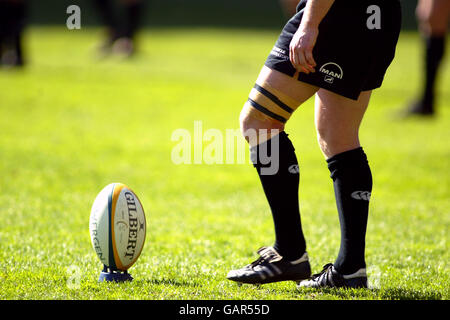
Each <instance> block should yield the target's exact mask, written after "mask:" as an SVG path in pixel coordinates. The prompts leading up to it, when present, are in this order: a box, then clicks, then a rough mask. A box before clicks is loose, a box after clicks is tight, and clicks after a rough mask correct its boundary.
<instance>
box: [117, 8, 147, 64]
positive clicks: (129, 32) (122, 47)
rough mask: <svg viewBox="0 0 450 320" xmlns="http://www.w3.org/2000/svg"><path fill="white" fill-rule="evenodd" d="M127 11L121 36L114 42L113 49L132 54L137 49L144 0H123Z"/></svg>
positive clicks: (124, 53)
mask: <svg viewBox="0 0 450 320" xmlns="http://www.w3.org/2000/svg"><path fill="white" fill-rule="evenodd" d="M121 2H122V7H123V9H124V13H125V23H124V26H123V30H122V32H121V37H120V39H118V40H117V41H116V43H115V44H114V48H113V50H114V51H115V52H116V53H120V54H123V55H125V56H131V55H132V54H133V53H134V52H135V50H136V38H135V36H136V33H137V31H138V29H139V26H140V22H141V17H142V14H143V10H144V1H143V0H121Z"/></svg>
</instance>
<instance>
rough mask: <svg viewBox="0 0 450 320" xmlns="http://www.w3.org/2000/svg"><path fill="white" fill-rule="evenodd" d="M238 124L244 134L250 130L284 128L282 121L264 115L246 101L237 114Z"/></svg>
mask: <svg viewBox="0 0 450 320" xmlns="http://www.w3.org/2000/svg"><path fill="white" fill-rule="evenodd" d="M239 126H240V129H241V132H242V134H243V135H244V136H245V134H246V132H248V131H251V130H255V131H259V130H275V129H278V130H280V131H281V130H284V124H283V123H281V122H279V121H277V120H275V119H272V118H270V117H268V116H266V115H264V114H263V113H261V112H260V111H258V110H256V109H254V108H253V107H252V106H250V105H249V104H247V103H246V104H245V105H244V107H243V108H242V111H241V113H240V115H239Z"/></svg>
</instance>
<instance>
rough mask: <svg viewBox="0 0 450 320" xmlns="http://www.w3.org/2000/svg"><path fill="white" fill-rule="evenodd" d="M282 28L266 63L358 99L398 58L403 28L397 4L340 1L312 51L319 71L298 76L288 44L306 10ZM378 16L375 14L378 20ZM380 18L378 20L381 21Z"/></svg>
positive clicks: (299, 10)
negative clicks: (396, 50) (290, 57)
mask: <svg viewBox="0 0 450 320" xmlns="http://www.w3.org/2000/svg"><path fill="white" fill-rule="evenodd" d="M306 2H307V1H305V0H302V1H301V2H300V3H299V5H298V7H297V13H296V14H295V15H294V16H293V17H292V18H291V19H290V20H289V21H288V22H287V24H286V26H285V27H284V28H283V31H282V32H281V34H280V36H279V38H278V40H277V42H276V44H275V46H274V48H273V49H272V51H271V53H270V55H269V57H268V58H267V60H266V63H265V65H266V66H267V67H269V68H271V69H275V70H277V71H280V72H282V73H284V74H287V75H289V76H291V77H292V76H294V75H296V74H298V80H299V81H302V82H306V83H308V84H311V85H314V86H318V87H320V88H323V89H326V90H329V91H332V92H334V93H337V94H339V95H342V96H344V97H347V98H350V99H353V100H357V99H358V97H359V95H360V93H361V91H367V90H373V89H376V88H379V87H380V86H381V84H382V83H383V79H384V75H385V73H386V70H387V68H388V67H389V65H390V64H391V62H392V60H393V59H394V56H395V49H396V46H397V41H398V37H399V34H400V28H401V16H402V14H401V6H400V2H399V1H398V0H336V1H335V3H334V4H333V6H332V7H331V8H330V10H329V12H328V13H327V15H326V16H325V17H324V19H323V20H322V22H321V23H320V25H319V36H318V38H317V42H316V45H315V47H314V49H313V56H314V59H315V61H316V63H317V67H316V72H315V73H310V74H305V73H303V72H301V73H296V71H297V70H296V69H295V68H294V67H293V66H292V64H291V62H290V60H289V44H290V42H291V40H292V37H293V35H294V33H295V32H296V31H297V29H298V27H299V25H300V22H301V20H302V17H303V13H304V9H305V6H306ZM374 14H375V16H374ZM377 19H378V20H377Z"/></svg>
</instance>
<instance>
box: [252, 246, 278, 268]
mask: <svg viewBox="0 0 450 320" xmlns="http://www.w3.org/2000/svg"><path fill="white" fill-rule="evenodd" d="M261 249H262V248H261ZM261 249H260V250H261ZM258 251H259V250H258ZM273 256H275V254H274V253H273V252H272V251H269V250H267V251H265V252H264V253H263V254H260V257H259V258H258V259H256V260H255V261H253V262H252V263H251V264H250V267H251V268H253V267H256V266H257V265H259V264H262V263H264V262H265V261H267V260H270V259H271V258H272V257H273Z"/></svg>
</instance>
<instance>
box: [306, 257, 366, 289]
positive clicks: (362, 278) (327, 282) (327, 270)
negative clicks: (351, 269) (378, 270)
mask: <svg viewBox="0 0 450 320" xmlns="http://www.w3.org/2000/svg"><path fill="white" fill-rule="evenodd" d="M367 287H368V285H367V274H366V269H364V268H362V269H359V270H358V271H357V272H355V273H353V274H350V275H343V274H340V273H339V272H338V271H337V270H336V269H335V268H334V266H333V264H332V263H329V264H326V265H325V266H324V267H323V270H322V271H321V272H320V273H317V274H315V275H313V276H312V277H311V279H309V280H304V281H302V282H300V283H299V285H298V288H299V289H301V288H367Z"/></svg>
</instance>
